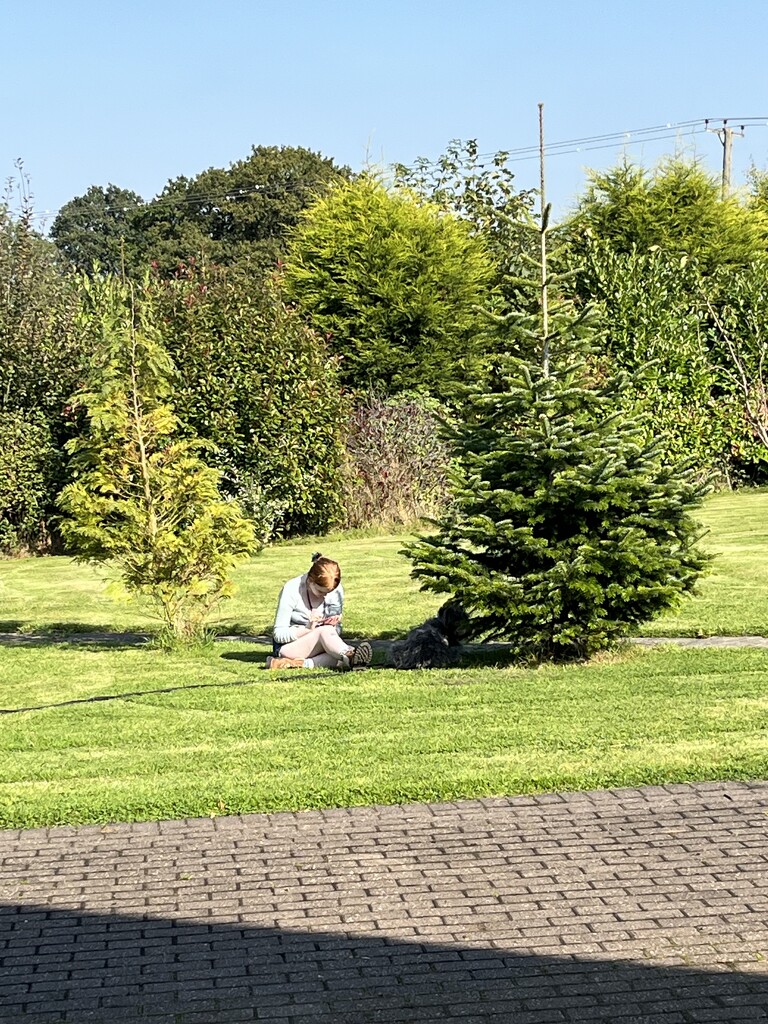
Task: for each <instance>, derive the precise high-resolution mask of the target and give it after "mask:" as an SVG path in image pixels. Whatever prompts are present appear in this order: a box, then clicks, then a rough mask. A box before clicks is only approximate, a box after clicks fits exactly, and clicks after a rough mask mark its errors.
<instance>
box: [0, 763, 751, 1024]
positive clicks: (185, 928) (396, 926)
mask: <svg viewBox="0 0 768 1024" xmlns="http://www.w3.org/2000/svg"><path fill="white" fill-rule="evenodd" d="M767 824H768V783H755V784H749V785H747V784H740V783H727V784H707V785H695V786H681V785H676V786H665V787H659V788H655V787H653V788H645V789H626V790H615V791H610V792H595V793H579V794H572V795H568V796H558V795H550V796H542V797H523V798H516V799H510V800H507V799H494V800H474V801H463V802H460V803H455V804H451V803H447V804H437V805H433V806H428V805H410V806H402V807H376V808H360V809H353V810H335V811H316V812H304V813H297V814H274V815H248V816H244V817H228V818H219V819H214V820H210V819H201V820H192V821H180V822H160V823H151V824H144V825H116V826H109V827H105V828H98V827H88V828H79V829H74V828H59V829H50V830H34V831H27V832H0V865H1V866H0V978H1V980H0V1020H2V1021H3V1022H9V1021H14V1022H17V1021H23V1022H26V1024H49V1022H52V1021H68V1022H71V1024H85V1022H88V1021H92V1022H93V1021H96V1022H100V1024H113V1022H115V1024H139V1022H141V1024H223V1022H227V1024H229V1022H239V1021H253V1020H256V1021H273V1022H282V1024H310V1022H313V1021H316V1022H322V1024H363V1022H380V1024H394V1022H408V1021H422V1022H423V1021H434V1022H437V1021H440V1022H446V1021H447V1022H449V1024H450V1021H456V1022H457V1024H480V1022H483V1024H485V1022H491V1021H494V1022H497V1024H502V1022H507V1024H555V1022H560V1024H562V1022H582V1021H583V1022H588V1021H611V1022H617V1024H633V1022H639V1021H648V1022H650V1021H652V1022H656V1024H678V1022H693V1021H714V1022H731V1021H746V1020H766V1019H768V845H767V844H766V825H767Z"/></svg>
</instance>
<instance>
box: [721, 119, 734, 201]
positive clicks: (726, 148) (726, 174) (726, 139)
mask: <svg viewBox="0 0 768 1024" xmlns="http://www.w3.org/2000/svg"><path fill="white" fill-rule="evenodd" d="M732 152H733V128H725V127H724V128H723V181H722V198H723V199H726V198H727V196H728V193H729V192H730V190H731V154H732Z"/></svg>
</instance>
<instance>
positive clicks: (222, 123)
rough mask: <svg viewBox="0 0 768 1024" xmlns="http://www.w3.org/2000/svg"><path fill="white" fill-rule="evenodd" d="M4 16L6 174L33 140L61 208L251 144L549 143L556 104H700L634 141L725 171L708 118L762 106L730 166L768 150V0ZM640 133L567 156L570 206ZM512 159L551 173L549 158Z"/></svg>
mask: <svg viewBox="0 0 768 1024" xmlns="http://www.w3.org/2000/svg"><path fill="white" fill-rule="evenodd" d="M0 13H2V19H1V20H0V25H2V31H3V56H2V67H0V98H1V99H2V110H3V117H2V120H1V121H0V125H1V126H2V127H1V128H0V174H1V175H2V177H3V178H5V177H9V176H11V175H13V174H14V173H15V172H14V161H15V159H16V158H18V157H21V158H22V159H23V161H24V165H25V169H26V172H27V173H28V175H29V176H30V178H31V184H32V190H33V192H34V196H35V208H36V210H37V212H38V213H39V214H46V212H47V211H50V213H49V215H48V216H49V219H50V217H51V216H52V215H53V214H55V212H56V210H57V209H58V208H59V207H60V206H61V205H62V204H63V203H65V202H66V201H67V200H69V199H71V198H72V197H73V196H76V195H81V194H82V193H83V192H85V191H86V189H87V188H88V187H89V186H90V185H107V184H108V183H113V184H115V185H119V186H121V187H123V188H128V189H133V190H134V191H136V192H138V193H139V194H140V195H142V196H143V197H144V198H145V199H150V198H151V197H152V196H153V195H155V194H157V193H158V192H159V191H160V190H161V189H162V187H163V185H164V184H165V182H166V181H167V180H168V179H169V178H174V177H176V176H178V175H181V174H185V175H194V174H197V173H198V172H199V171H201V170H203V169H205V168H206V167H212V166H213V167H225V166H227V165H228V164H230V163H231V162H233V161H235V160H238V159H242V158H243V157H246V156H247V155H248V153H249V152H250V149H251V146H252V145H260V144H263V145H282V144H285V145H302V146H306V147H308V148H310V149H314V150H319V151H321V152H322V153H323V154H324V155H326V156H331V157H333V158H334V159H335V160H336V161H337V162H340V163H346V164H349V165H350V166H351V167H352V168H354V169H359V168H361V167H362V166H363V165H364V164H365V163H366V162H368V163H374V164H382V165H385V164H389V163H391V162H394V161H400V162H402V163H411V162H412V161H413V160H414V159H415V158H416V157H417V156H419V155H423V156H429V157H435V156H437V155H439V154H440V153H441V152H443V150H444V149H445V146H446V144H447V143H448V142H449V141H450V140H451V139H454V138H461V139H468V138H475V139H477V140H478V143H479V145H480V149H481V151H482V152H492V151H495V150H497V149H517V148H520V147H528V146H535V145H536V143H537V130H538V129H537V103H538V102H540V101H541V102H543V103H544V104H545V128H546V138H547V142H548V143H550V144H554V143H559V142H561V141H563V140H569V139H583V138H586V137H593V136H599V135H604V134H612V133H617V132H628V131H632V130H637V129H644V128H648V127H651V126H654V125H667V124H670V125H673V126H674V125H677V124H680V123H683V122H690V121H695V120H698V121H699V124H698V126H697V128H698V130H697V131H696V132H695V133H694V134H690V128H688V129H686V130H685V131H684V132H683V133H676V131H675V129H674V128H671V129H664V130H663V131H662V132H660V133H658V134H661V135H668V136H671V137H669V138H666V139H662V140H660V141H657V142H648V141H645V142H643V143H642V144H635V143H634V141H633V140H632V139H630V140H629V142H630V144H629V145H628V147H627V149H626V152H627V154H628V155H630V156H631V157H632V158H633V159H635V160H636V161H638V162H641V163H643V164H645V165H653V164H654V163H655V162H656V161H657V160H658V159H659V157H660V156H661V155H663V154H665V153H672V152H674V151H675V147H676V145H682V146H683V147H684V148H685V151H686V152H688V153H695V154H697V155H698V156H699V157H700V158H701V159H702V161H703V162H704V163H705V164H706V165H707V166H708V167H710V168H711V169H712V170H713V171H715V172H717V173H719V170H720V165H721V160H722V147H721V144H720V142H719V140H718V138H717V137H716V136H715V135H713V134H707V133H706V132H704V131H703V130H702V129H703V125H702V124H701V122H702V121H703V119H704V118H707V117H709V118H723V117H729V118H734V119H735V122H738V121H739V120H740V119H741V118H746V117H756V118H762V121H761V123H760V124H756V125H754V126H752V127H749V128H748V129H747V131H746V136H745V137H744V138H737V139H736V140H735V142H734V150H733V154H734V165H733V166H734V182H735V183H736V184H739V183H743V181H744V176H745V173H746V171H747V169H748V168H749V166H750V163H752V162H753V163H755V164H756V165H757V166H758V167H760V168H763V169H764V168H766V167H767V166H768V96H767V95H766V92H767V91H768V90H767V89H766V81H767V80H768V79H767V78H766V70H765V62H766V58H765V50H766V40H768V4H766V3H765V0H720V2H716V0H642V2H637V0H606V2H604V0H293V2H290V0H271V2H266V0H215V2H213V0H184V2H182V0H153V2H151V3H150V2H148V0H120V2H117V0H26V2H24V3H22V2H20V0H0ZM676 135H679V139H676V138H675V136H676ZM571 148H573V147H571ZM622 151H623V150H622V146H621V144H620V143H619V142H618V141H616V140H609V141H608V144H607V148H601V149H594V150H589V149H587V148H586V146H582V148H581V151H580V152H567V153H561V154H558V155H555V154H553V155H551V156H550V157H549V159H548V192H549V198H550V199H551V200H552V201H553V203H554V205H555V208H556V210H558V211H560V212H563V211H565V210H566V209H568V207H569V205H570V204H571V203H572V202H573V199H574V197H575V196H576V194H577V193H578V192H579V191H581V190H582V189H583V187H584V182H585V168H586V167H589V166H592V167H597V168H600V167H609V166H612V165H613V164H615V163H616V161H617V160H618V159H620V158H621V155H622ZM515 169H516V173H517V174H518V183H519V184H520V186H521V187H533V186H535V185H536V184H537V183H538V169H537V164H536V161H535V160H520V161H519V162H518V163H516V164H515Z"/></svg>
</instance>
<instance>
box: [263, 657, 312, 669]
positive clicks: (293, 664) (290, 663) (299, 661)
mask: <svg viewBox="0 0 768 1024" xmlns="http://www.w3.org/2000/svg"><path fill="white" fill-rule="evenodd" d="M265 667H266V668H304V659H303V658H267V663H266V666H265Z"/></svg>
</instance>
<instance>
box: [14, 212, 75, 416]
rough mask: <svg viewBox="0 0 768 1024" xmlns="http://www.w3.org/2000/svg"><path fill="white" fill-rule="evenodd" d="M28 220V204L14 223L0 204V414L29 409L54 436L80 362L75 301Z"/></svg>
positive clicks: (49, 248)
mask: <svg viewBox="0 0 768 1024" xmlns="http://www.w3.org/2000/svg"><path fill="white" fill-rule="evenodd" d="M33 219H34V214H33V211H32V208H31V206H30V205H28V204H25V206H24V209H23V210H22V214H21V216H20V217H19V218H16V219H14V218H13V217H11V215H10V213H9V212H8V208H7V206H5V205H3V204H2V203H0V411H8V410H27V411H33V410H34V411H36V412H38V413H40V414H42V415H43V416H44V417H45V418H46V419H47V420H48V421H49V422H50V423H51V426H52V430H53V433H54V436H59V435H60V430H61V429H64V427H63V425H62V417H63V416H64V414H65V406H66V403H67V399H68V398H69V395H70V394H71V393H72V391H73V389H74V388H75V387H76V385H77V383H78V382H79V381H80V379H81V378H82V372H83V366H84V361H85V349H84V346H83V345H82V343H81V341H80V338H79V335H78V332H77V331H76V329H75V317H76V314H77V310H78V308H79V298H78V294H77V284H76V282H75V280H74V279H73V278H72V277H71V276H68V275H66V274H64V273H62V268H61V265H60V260H59V259H58V254H57V252H56V249H55V247H54V246H53V245H51V243H50V242H46V241H45V240H44V239H43V238H41V237H40V236H39V235H38V234H37V233H36V232H35V231H34V230H33V227H32V224H33Z"/></svg>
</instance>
